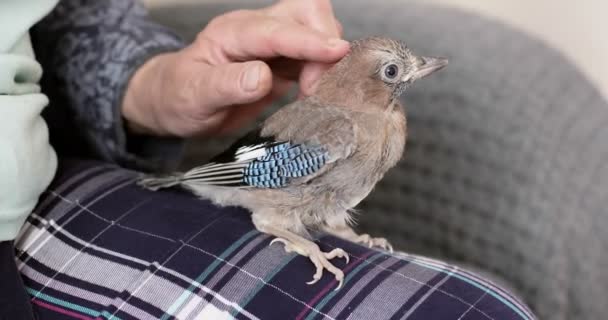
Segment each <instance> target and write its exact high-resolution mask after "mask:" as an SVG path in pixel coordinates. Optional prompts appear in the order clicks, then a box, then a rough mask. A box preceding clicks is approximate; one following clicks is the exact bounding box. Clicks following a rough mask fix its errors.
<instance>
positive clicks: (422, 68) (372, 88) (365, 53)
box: [317, 37, 448, 106]
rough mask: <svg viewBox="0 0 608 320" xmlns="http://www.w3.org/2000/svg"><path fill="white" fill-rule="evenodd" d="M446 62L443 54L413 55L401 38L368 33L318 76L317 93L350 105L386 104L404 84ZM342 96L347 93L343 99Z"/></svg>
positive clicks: (441, 66) (436, 68)
mask: <svg viewBox="0 0 608 320" xmlns="http://www.w3.org/2000/svg"><path fill="white" fill-rule="evenodd" d="M447 64H448V60H447V59H445V58H435V57H423V56H417V55H415V54H414V53H413V52H412V51H411V50H410V49H409V48H408V47H407V46H406V45H405V43H404V42H402V41H397V40H393V39H389V38H382V37H372V38H366V39H361V40H357V41H354V42H353V43H352V44H351V51H350V53H349V54H348V55H347V56H346V57H344V58H343V59H342V60H341V61H340V62H338V63H337V64H336V65H335V66H334V67H333V68H332V69H331V70H329V71H328V72H327V74H326V75H325V76H324V77H323V78H322V79H321V81H320V82H319V86H318V90H317V91H318V94H319V95H321V96H327V95H333V96H334V97H336V96H338V97H340V98H344V99H342V100H344V101H348V100H352V99H353V98H354V99H358V101H349V103H350V104H351V105H352V104H353V103H355V104H357V102H359V103H362V104H365V105H368V106H369V104H370V103H371V104H376V105H378V104H380V105H387V104H389V103H391V101H393V100H395V99H397V98H398V97H399V96H400V95H401V94H402V93H403V92H404V91H405V89H406V88H408V87H409V86H410V85H411V84H412V83H414V82H415V81H416V80H418V79H422V78H424V77H426V76H428V75H430V74H432V73H434V72H435V71H438V70H440V69H442V68H443V67H445V66H446V65H447ZM346 97H350V99H347V98H346Z"/></svg>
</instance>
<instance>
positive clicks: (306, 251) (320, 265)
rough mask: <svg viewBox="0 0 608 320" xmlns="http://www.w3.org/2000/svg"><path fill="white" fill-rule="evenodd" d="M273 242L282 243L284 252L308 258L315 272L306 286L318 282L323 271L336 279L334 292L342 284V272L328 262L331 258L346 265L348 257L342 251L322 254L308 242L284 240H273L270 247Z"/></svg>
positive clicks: (315, 245)
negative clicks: (339, 259) (342, 261)
mask: <svg viewBox="0 0 608 320" xmlns="http://www.w3.org/2000/svg"><path fill="white" fill-rule="evenodd" d="M275 242H280V243H283V244H284V245H285V251H287V252H296V253H298V254H300V255H303V256H306V257H308V258H309V259H310V261H312V263H313V264H314V265H315V267H316V269H317V271H316V272H315V274H314V275H313V277H312V280H311V281H309V282H307V284H309V285H311V284H314V283H316V282H317V281H319V280H320V279H321V277H322V276H323V270H327V271H329V272H331V273H332V274H333V275H334V276H335V277H336V281H338V287H337V288H336V289H335V290H338V289H340V287H342V283H343V282H344V272H342V270H340V269H338V268H336V267H335V266H334V265H333V264H332V263H331V262H329V260H331V259H333V258H344V259H345V260H346V263H348V262H349V257H348V254H347V253H346V252H345V251H344V250H342V249H340V248H336V249H333V250H331V251H329V252H323V251H321V249H320V248H319V246H318V245H317V244H315V243H314V242H312V241H309V240H299V241H295V242H294V241H289V240H287V239H284V238H275V239H274V240H272V241H271V242H270V245H272V244H273V243H275Z"/></svg>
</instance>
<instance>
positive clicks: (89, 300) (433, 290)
mask: <svg viewBox="0 0 608 320" xmlns="http://www.w3.org/2000/svg"><path fill="white" fill-rule="evenodd" d="M135 177H136V173H134V172H131V171H126V170H124V169H119V168H116V167H113V166H109V165H103V164H98V163H91V162H78V161H63V162H62V163H61V165H60V170H59V173H58V175H57V178H56V179H55V182H54V183H53V184H52V185H51V187H50V188H49V189H48V190H47V192H45V194H44V195H43V196H42V198H41V199H40V202H39V205H38V207H37V209H36V211H35V212H34V213H33V214H32V215H31V216H30V218H29V219H28V223H27V224H26V226H25V227H24V229H23V230H22V233H21V235H20V237H19V238H18V240H17V242H16V246H17V264H18V267H19V269H20V271H21V274H22V276H23V279H24V283H25V285H26V287H27V290H28V292H29V294H30V296H31V301H32V302H33V306H34V309H35V312H36V313H37V314H38V316H39V318H40V319H63V318H79V319H88V318H106V319H107V318H112V319H136V318H137V319H155V318H161V319H173V318H179V319H230V318H232V317H233V318H237V319H325V318H327V319H403V318H409V319H531V318H533V315H531V314H530V312H529V311H528V309H527V308H526V307H525V306H523V305H522V304H521V303H519V302H518V301H517V300H516V299H515V298H513V297H512V296H511V295H510V294H508V293H507V292H505V291H504V290H502V289H501V288H498V287H496V286H494V285H492V284H490V283H489V282H487V281H486V280H484V279H480V278H479V277H477V276H475V275H473V274H470V273H468V272H466V271H463V270H461V269H458V268H457V267H454V266H450V265H446V264H444V263H441V262H437V261H434V260H430V259H424V258H420V257H414V256H411V255H406V254H396V255H390V254H388V253H386V252H382V251H377V250H373V249H369V248H365V247H362V246H359V245H356V244H353V243H349V242H346V241H344V240H341V239H338V238H335V237H330V236H322V237H320V238H319V239H317V243H318V244H319V245H320V247H321V248H322V249H324V250H330V249H332V248H335V247H341V248H343V249H344V250H345V251H347V252H348V253H349V254H350V257H351V259H350V263H348V264H346V263H345V261H344V260H333V262H334V263H335V264H336V266H337V267H339V268H341V269H343V270H344V272H345V275H346V280H345V282H344V285H343V287H342V288H341V289H340V290H337V291H334V289H335V288H336V286H337V283H336V281H335V280H334V279H333V277H331V276H330V275H329V274H325V275H324V277H323V278H322V279H321V280H320V281H319V282H318V283H316V284H314V285H307V284H306V282H307V281H309V280H311V279H312V275H313V272H314V268H313V265H312V263H311V262H310V261H309V260H308V259H307V258H305V257H301V256H296V255H295V254H293V253H285V251H284V250H283V246H282V245H280V244H275V245H272V246H269V243H270V241H271V240H272V239H271V238H270V237H269V236H267V235H265V234H262V233H259V232H258V231H256V230H255V228H254V226H253V225H252V223H251V221H250V217H249V214H248V212H247V211H245V210H242V209H239V208H218V207H215V206H213V205H212V204H210V203H209V202H208V201H204V200H199V199H196V198H194V197H193V196H191V195H189V194H187V193H186V192H182V191H179V190H171V191H163V192H150V191H147V190H143V189H141V188H139V187H137V186H136V185H135V184H134V183H133V182H134V179H135Z"/></svg>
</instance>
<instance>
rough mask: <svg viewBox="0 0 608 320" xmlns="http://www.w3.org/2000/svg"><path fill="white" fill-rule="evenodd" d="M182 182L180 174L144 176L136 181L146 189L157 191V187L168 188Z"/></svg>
mask: <svg viewBox="0 0 608 320" xmlns="http://www.w3.org/2000/svg"><path fill="white" fill-rule="evenodd" d="M181 182H182V176H181V175H177V174H173V175H164V176H145V177H142V178H141V179H139V180H138V181H137V184H138V185H139V186H141V187H144V188H146V189H149V190H152V191H157V190H159V189H165V188H170V187H174V186H177V185H179V184H180V183H181Z"/></svg>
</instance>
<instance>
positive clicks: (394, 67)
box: [139, 37, 447, 288]
mask: <svg viewBox="0 0 608 320" xmlns="http://www.w3.org/2000/svg"><path fill="white" fill-rule="evenodd" d="M446 65H447V60H446V59H442V58H429V57H419V56H416V55H414V54H413V53H412V52H411V51H410V49H408V48H407V46H406V45H405V44H404V43H403V42H401V41H395V40H392V39H388V38H380V37H373V38H367V39H363V40H358V41H355V42H353V43H352V46H351V51H350V53H349V54H348V55H347V56H345V57H344V58H343V59H342V60H341V61H339V62H338V63H337V64H336V65H334V66H333V67H332V68H331V69H330V70H328V71H327V72H326V73H325V74H324V75H323V76H322V78H321V79H320V80H319V83H318V85H317V89H316V90H315V92H314V94H313V95H312V96H309V97H307V98H304V99H302V100H299V101H295V102H293V103H291V104H288V105H287V106H285V107H283V108H281V109H280V110H278V111H277V112H276V113H274V114H273V115H272V116H270V117H269V118H268V119H267V120H265V121H264V122H263V123H261V125H260V126H259V127H258V128H257V129H256V130H254V131H253V132H250V133H249V134H248V135H246V136H245V137H243V138H241V139H240V140H238V141H237V142H235V143H234V144H233V145H232V146H231V147H230V148H229V149H228V150H226V151H225V152H223V153H222V154H220V155H218V156H217V157H215V158H214V159H212V160H211V162H210V163H209V164H205V165H202V166H199V167H196V168H193V169H191V170H190V171H188V172H186V173H179V174H174V175H170V176H164V177H153V176H152V177H144V178H142V179H141V180H140V181H139V183H140V185H142V186H144V187H146V188H148V189H151V190H158V189H160V188H167V187H172V186H178V185H179V186H181V187H184V188H185V189H188V190H190V191H191V192H193V193H194V194H196V195H197V196H199V197H201V198H205V199H210V200H211V201H213V202H214V203H216V204H217V205H220V206H241V207H244V208H247V209H249V210H250V211H251V212H252V219H253V224H254V225H255V227H256V228H257V229H258V230H260V231H261V232H265V233H267V234H270V235H272V236H275V237H276V239H274V240H273V242H271V244H272V243H274V242H281V243H283V244H284V245H285V250H286V251H287V252H296V253H298V254H301V255H303V256H307V257H308V258H310V260H311V261H312V263H313V264H314V265H315V267H316V272H315V274H314V276H313V279H312V281H310V282H308V283H309V284H313V283H315V282H317V281H318V280H319V279H321V276H322V274H323V271H324V270H327V271H329V272H331V273H332V274H333V275H334V276H335V278H336V280H337V281H338V283H339V284H338V287H337V288H340V286H341V285H342V281H343V279H344V273H343V272H342V270H340V269H338V268H336V267H335V266H334V265H333V264H332V263H331V262H330V260H331V259H333V258H336V257H340V258H345V259H346V261H347V262H348V255H347V254H346V252H344V251H343V250H342V249H339V248H337V249H334V250H331V251H330V252H323V251H321V250H320V248H319V246H318V245H316V244H315V243H314V242H313V241H311V240H310V239H311V237H310V234H309V231H310V230H320V231H324V232H327V233H329V234H333V235H336V236H338V237H342V238H344V239H347V240H350V241H354V242H357V243H362V244H365V245H368V246H370V247H372V246H376V247H380V248H384V249H388V250H392V247H391V246H390V244H389V243H388V242H387V241H386V239H384V238H372V237H370V236H369V235H367V234H363V235H359V234H357V233H355V231H354V230H353V229H352V228H351V226H350V225H351V224H352V222H353V220H352V218H351V210H352V209H353V208H354V207H355V206H356V205H357V204H358V203H359V202H361V200H363V199H364V198H365V197H366V196H367V195H368V194H369V193H370V192H371V191H372V189H373V188H374V186H375V185H376V183H377V182H378V181H379V180H380V179H382V177H383V176H384V174H385V173H386V172H387V171H388V170H389V169H390V168H391V167H393V166H394V165H395V164H396V163H397V162H398V161H399V159H400V158H401V156H402V154H403V149H404V147H405V139H406V119H405V113H404V110H403V107H402V106H401V103H400V102H399V100H398V98H399V96H400V95H401V94H402V93H403V92H404V91H405V89H406V88H407V87H408V86H410V85H411V84H412V83H413V82H414V81H416V80H418V79H420V78H423V77H425V76H427V75H429V74H431V73H433V72H435V71H437V70H439V69H441V68H443V67H444V66H446Z"/></svg>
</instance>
